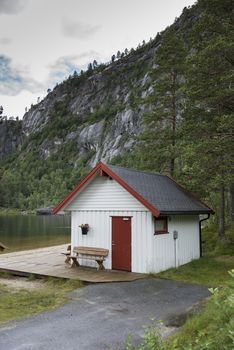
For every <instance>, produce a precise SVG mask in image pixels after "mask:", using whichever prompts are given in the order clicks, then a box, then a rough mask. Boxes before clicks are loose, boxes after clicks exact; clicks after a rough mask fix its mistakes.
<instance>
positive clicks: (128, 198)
mask: <svg viewBox="0 0 234 350" xmlns="http://www.w3.org/2000/svg"><path fill="white" fill-rule="evenodd" d="M65 209H66V210H121V211H126V210H133V211H134V210H137V211H138V210H139V211H145V210H147V209H146V208H145V206H144V205H143V204H141V203H140V202H139V201H138V200H137V199H136V198H135V197H133V196H132V195H131V194H130V193H129V192H128V191H126V190H125V189H124V188H123V187H122V186H121V185H119V184H118V183H117V182H116V181H115V180H110V179H109V178H107V177H100V176H98V177H95V178H94V179H93V181H91V182H90V183H89V184H88V185H87V186H86V187H85V189H84V190H82V192H80V193H79V194H78V195H77V196H75V198H73V200H72V201H71V202H70V203H69V204H68V205H67V206H66V208H65Z"/></svg>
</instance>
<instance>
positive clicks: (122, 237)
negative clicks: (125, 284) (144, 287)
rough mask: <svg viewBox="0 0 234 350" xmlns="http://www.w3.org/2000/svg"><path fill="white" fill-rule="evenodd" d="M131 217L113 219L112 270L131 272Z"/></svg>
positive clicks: (114, 217) (115, 217)
mask: <svg viewBox="0 0 234 350" xmlns="http://www.w3.org/2000/svg"><path fill="white" fill-rule="evenodd" d="M131 255H132V254H131V217H129V216H113V217H112V269H113V270H125V271H131Z"/></svg>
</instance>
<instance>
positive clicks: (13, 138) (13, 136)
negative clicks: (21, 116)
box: [0, 120, 24, 161]
mask: <svg viewBox="0 0 234 350" xmlns="http://www.w3.org/2000/svg"><path fill="white" fill-rule="evenodd" d="M23 139H24V134H23V131H22V122H21V121H16V120H7V121H6V120H4V121H1V122H0V161H1V160H4V159H6V158H8V157H9V156H10V155H12V154H15V153H16V152H18V151H20V149H21V145H22V142H23Z"/></svg>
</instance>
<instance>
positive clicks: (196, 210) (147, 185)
mask: <svg viewBox="0 0 234 350" xmlns="http://www.w3.org/2000/svg"><path fill="white" fill-rule="evenodd" d="M107 167H108V168H109V169H110V170H112V171H113V172H114V173H115V174H116V175H118V176H119V177H120V178H121V179H122V180H124V181H125V182H126V183H127V184H128V185H129V186H130V187H131V188H132V189H134V190H135V191H136V192H138V193H139V194H140V195H141V196H142V197H143V198H144V199H146V200H147V201H148V202H149V203H150V204H151V205H153V206H154V207H156V208H157V209H158V210H159V211H160V214H161V215H166V214H167V215H168V214H208V213H213V210H212V209H210V208H209V207H207V206H206V205H205V204H203V203H202V202H200V201H199V200H198V199H196V198H195V197H194V196H193V195H192V194H191V193H189V192H188V191H186V190H185V189H184V188H182V187H181V186H179V185H178V184H177V183H176V182H174V181H173V180H172V179H171V178H169V177H168V176H165V175H160V174H153V173H147V172H142V171H137V170H131V169H126V168H122V167H119V166H114V165H109V164H107Z"/></svg>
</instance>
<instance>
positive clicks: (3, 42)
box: [0, 37, 12, 45]
mask: <svg viewBox="0 0 234 350" xmlns="http://www.w3.org/2000/svg"><path fill="white" fill-rule="evenodd" d="M11 42H12V39H10V38H7V37H3V38H0V45H9V44H10V43H11Z"/></svg>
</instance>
